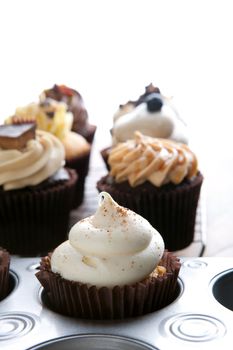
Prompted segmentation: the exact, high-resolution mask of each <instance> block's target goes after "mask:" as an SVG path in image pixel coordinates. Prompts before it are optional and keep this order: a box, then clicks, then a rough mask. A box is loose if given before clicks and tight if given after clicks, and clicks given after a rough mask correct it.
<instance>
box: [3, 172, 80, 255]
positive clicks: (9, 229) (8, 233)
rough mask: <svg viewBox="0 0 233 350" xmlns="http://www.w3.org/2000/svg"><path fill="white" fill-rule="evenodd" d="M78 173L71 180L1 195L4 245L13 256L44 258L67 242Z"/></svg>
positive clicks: (74, 173) (72, 173) (5, 192)
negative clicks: (54, 248)
mask: <svg viewBox="0 0 233 350" xmlns="http://www.w3.org/2000/svg"><path fill="white" fill-rule="evenodd" d="M76 181H77V174H76V172H75V171H74V170H71V169H70V170H69V179H67V180H63V181H60V180H57V181H55V182H54V183H49V182H48V183H46V184H45V185H44V186H35V187H31V188H25V189H22V190H15V191H3V190H1V192H0V244H1V245H2V246H4V247H5V248H6V249H7V250H8V251H10V252H11V254H19V255H27V256H33V255H44V254H46V253H47V252H48V251H50V250H51V249H52V248H53V247H54V246H57V245H59V244H60V243H61V242H63V241H64V240H66V239H67V233H68V227H69V213H70V210H71V206H72V201H73V192H74V189H75V184H76Z"/></svg>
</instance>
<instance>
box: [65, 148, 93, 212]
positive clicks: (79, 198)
mask: <svg viewBox="0 0 233 350" xmlns="http://www.w3.org/2000/svg"><path fill="white" fill-rule="evenodd" d="M90 155H91V151H90V152H88V153H87V154H84V155H83V156H81V157H76V158H73V159H71V160H67V161H66V166H67V167H68V168H71V169H74V170H75V171H76V173H77V174H78V179H79V180H78V182H77V183H76V186H75V190H74V196H73V203H72V209H75V208H77V207H78V206H79V205H80V204H82V202H83V199H84V193H85V180H86V177H87V174H88V170H89V163H90Z"/></svg>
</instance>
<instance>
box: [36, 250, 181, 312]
mask: <svg viewBox="0 0 233 350" xmlns="http://www.w3.org/2000/svg"><path fill="white" fill-rule="evenodd" d="M161 265H162V266H164V267H166V270H167V273H166V275H164V276H158V277H156V278H154V277H148V278H147V279H145V280H144V281H142V282H139V283H135V284H134V285H126V286H122V287H120V286H115V287H114V288H107V287H101V288H97V287H96V286H87V285H86V284H83V283H78V282H73V281H68V280H66V279H64V278H62V277H61V276H60V275H58V274H56V273H53V272H52V271H51V267H50V257H48V256H47V257H45V258H43V259H42V262H41V270H40V271H39V272H38V273H37V274H36V276H37V278H38V280H39V281H40V283H41V284H42V286H43V287H44V289H45V292H46V294H47V296H48V299H49V304H50V305H51V307H52V308H53V309H54V310H55V311H57V312H60V313H62V314H65V315H69V316H73V317H78V318H86V319H124V318H128V317H134V316H140V315H144V314H146V313H149V312H152V311H155V310H158V309H161V308H162V307H164V306H166V305H168V304H170V303H171V302H172V301H173V300H174V299H175V298H176V296H177V294H178V289H179V288H178V287H179V286H178V285H177V276H178V273H179V269H180V263H179V260H178V258H176V257H175V256H174V255H172V254H171V253H169V252H165V253H164V256H163V258H162V259H161Z"/></svg>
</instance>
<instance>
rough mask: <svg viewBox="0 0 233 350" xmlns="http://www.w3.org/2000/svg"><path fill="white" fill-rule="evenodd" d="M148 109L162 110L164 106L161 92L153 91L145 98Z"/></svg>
mask: <svg viewBox="0 0 233 350" xmlns="http://www.w3.org/2000/svg"><path fill="white" fill-rule="evenodd" d="M145 102H146V104H147V109H148V111H150V112H157V111H160V110H161V108H162V106H163V100H162V98H161V95H160V94H157V93H152V94H150V95H148V96H147V97H146V98H145Z"/></svg>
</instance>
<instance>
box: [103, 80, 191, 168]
mask: <svg viewBox="0 0 233 350" xmlns="http://www.w3.org/2000/svg"><path fill="white" fill-rule="evenodd" d="M135 131H140V132H141V133H143V134H144V135H148V136H151V137H159V138H167V139H171V140H175V141H177V142H182V143H188V133H187V127H186V125H185V123H184V122H183V120H182V119H181V118H180V116H179V114H178V112H177V110H176V109H175V107H174V106H173V104H172V99H171V98H167V97H165V96H163V95H162V94H161V92H160V90H159V88H158V87H155V86H154V85H153V84H150V85H148V86H147V87H146V88H145V92H144V94H142V95H141V96H139V98H138V99H137V100H135V101H132V100H130V101H128V102H127V103H125V104H122V105H120V106H119V108H118V110H117V111H116V112H115V114H114V116H113V126H112V129H111V134H112V145H113V146H114V145H116V144H118V143H119V142H124V141H127V140H130V139H132V138H133V137H134V132H135ZM110 149H111V146H110V147H107V148H105V149H103V150H101V155H102V157H103V159H104V161H105V164H106V165H107V167H108V163H107V158H108V154H109V152H110Z"/></svg>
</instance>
